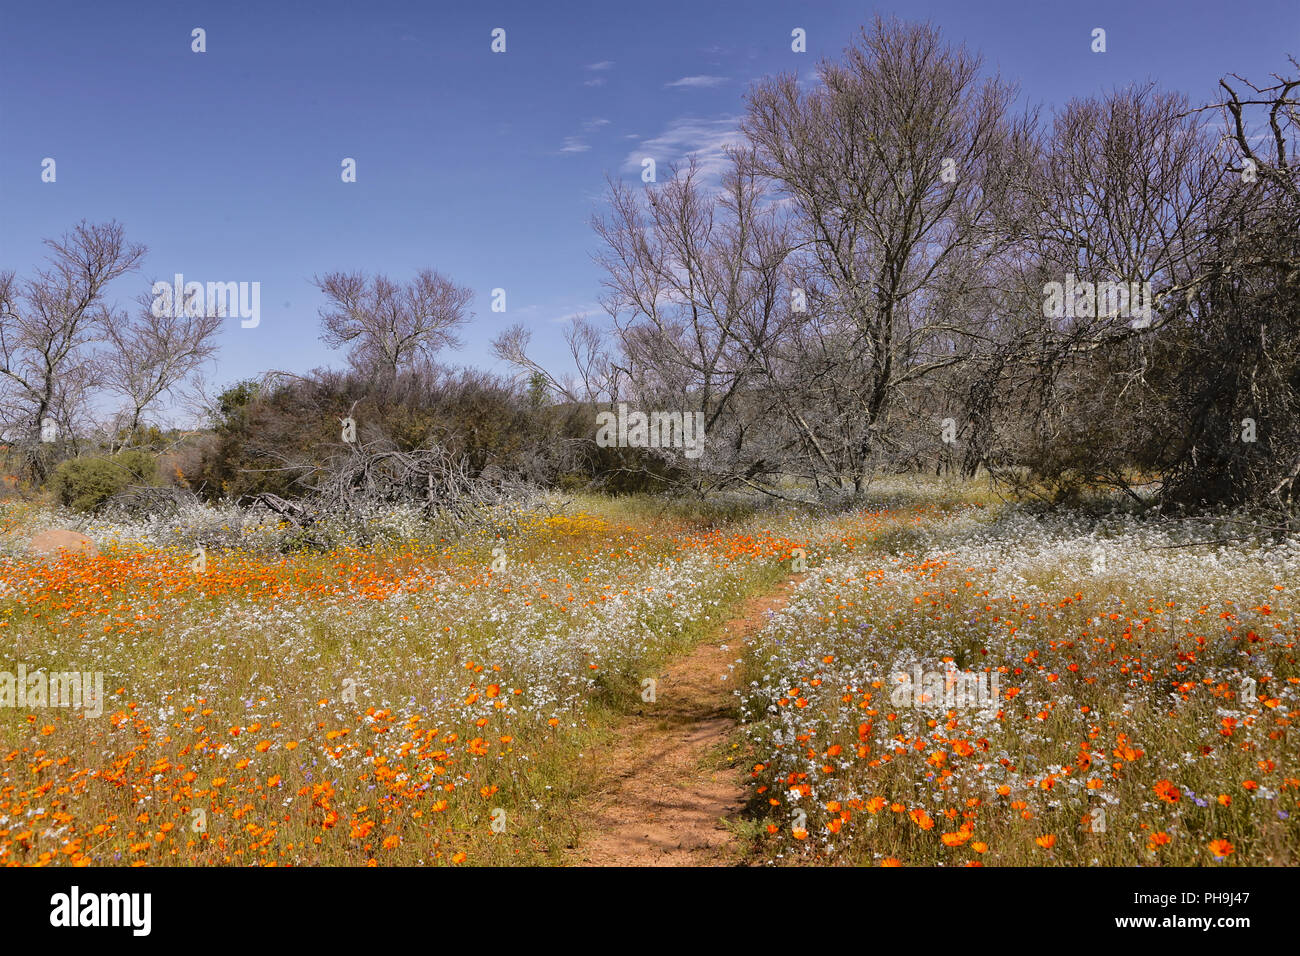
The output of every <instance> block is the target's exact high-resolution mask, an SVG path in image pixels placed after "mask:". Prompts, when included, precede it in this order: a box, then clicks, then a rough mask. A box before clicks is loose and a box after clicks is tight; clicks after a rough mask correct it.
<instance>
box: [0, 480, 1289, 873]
mask: <svg viewBox="0 0 1300 956" xmlns="http://www.w3.org/2000/svg"><path fill="white" fill-rule="evenodd" d="M507 518H508V520H506V519H507ZM4 520H5V523H6V526H7V528H8V529H9V530H10V531H13V530H15V529H31V528H33V527H41V526H46V525H50V524H55V523H57V522H58V521H59V520H64V519H62V518H61V516H59V515H55V514H51V513H48V512H45V511H42V510H40V509H35V508H32V507H29V506H23V505H13V504H10V505H9V506H8V511H7V513H6V515H5V519H4ZM200 525H202V526H204V527H206V528H208V529H209V530H214V529H215V530H222V529H224V530H225V532H226V538H225V539H224V544H223V546H222V547H220V548H214V549H212V550H210V551H209V552H208V553H207V557H206V564H205V565H204V566H203V567H202V569H201V570H196V569H195V567H194V566H193V563H192V560H191V554H190V550H189V545H188V541H192V540H193V529H194V528H195V527H198V526H200ZM85 527H86V530H87V533H89V534H92V535H93V536H94V537H95V539H96V541H97V542H98V543H99V546H100V554H99V555H98V556H96V557H85V556H78V555H65V556H63V557H62V558H60V559H58V560H46V561H41V560H37V559H34V558H32V557H29V556H27V555H25V554H24V553H23V552H22V551H21V550H20V549H17V548H13V547H8V546H7V545H6V547H7V550H6V552H5V553H4V554H3V555H0V647H3V650H4V654H3V658H2V659H3V660H4V662H5V663H4V664H0V670H3V671H8V672H14V671H16V669H17V666H18V665H19V664H20V663H21V664H23V665H24V666H25V669H26V671H27V673H28V674H32V673H36V672H48V673H50V674H53V673H55V672H64V671H78V672H102V673H103V675H104V691H105V699H104V700H103V701H102V713H101V714H99V715H94V714H93V713H92V712H90V711H88V710H84V709H83V710H75V709H70V708H57V707H50V706H45V707H41V706H29V707H19V706H6V707H0V861H3V862H4V863H5V864H6V865H22V864H71V865H92V866H114V865H120V866H127V865H131V866H142V865H248V864H257V865H286V864H294V865H430V864H450V865H457V864H461V865H494V864H495V865H503V864H504V865H509V864H529V865H537V864H549V863H562V862H565V861H566V857H565V851H566V849H567V848H571V847H573V846H575V845H577V844H579V843H580V842H581V841H582V839H583V836H584V835H583V833H582V826H583V824H582V815H581V814H580V813H578V812H576V808H578V807H580V806H581V805H582V803H583V801H584V800H585V799H586V798H587V795H588V792H589V790H590V788H591V786H592V782H591V781H590V780H588V779H585V778H584V775H583V774H582V772H581V771H580V769H579V768H580V767H581V766H582V761H581V759H580V757H581V755H582V754H583V753H584V752H586V751H587V750H589V749H592V748H601V747H605V746H607V745H608V743H609V741H610V739H611V735H613V734H615V733H617V727H618V722H619V719H620V717H621V715H622V714H624V713H626V712H627V711H628V710H629V709H630V708H632V707H634V706H637V705H638V704H639V703H640V702H641V701H643V698H642V696H641V688H642V686H643V685H642V682H643V679H644V678H645V677H646V676H647V675H650V674H653V673H656V668H658V667H659V666H660V665H661V664H663V662H665V661H667V660H671V659H672V658H674V656H677V655H680V654H682V653H684V652H685V651H687V650H689V649H690V648H691V647H692V646H694V645H695V644H697V643H698V642H700V641H701V640H702V639H704V638H705V637H706V636H707V635H709V634H711V633H713V632H714V631H716V629H717V628H718V627H719V626H720V625H721V624H722V623H723V622H725V621H726V620H728V619H729V618H730V617H732V616H733V615H734V614H735V613H736V612H737V608H738V607H739V606H740V604H741V603H742V602H743V601H744V600H745V599H746V598H749V597H753V596H754V595H760V594H763V593H765V592H769V591H771V590H772V589H773V588H775V587H777V586H778V585H780V584H782V583H783V582H784V583H787V584H789V583H790V582H797V583H793V585H792V586H793V590H792V591H791V592H790V600H789V602H788V603H787V604H785V605H784V606H783V607H782V608H781V609H780V610H778V611H776V612H775V613H773V614H771V615H770V616H769V618H768V619H767V620H766V622H765V623H764V625H763V626H762V627H760V628H757V629H755V631H754V632H753V633H751V634H750V635H749V636H748V638H747V640H746V641H745V642H744V645H743V646H737V647H735V648H734V650H735V655H736V657H735V663H734V665H733V670H732V673H733V674H734V677H733V678H732V679H733V681H734V686H735V687H736V691H735V708H736V709H735V713H736V716H737V717H738V719H739V723H738V725H737V729H736V734H735V739H734V741H733V742H732V744H731V746H730V748H729V751H728V753H727V754H725V755H721V756H718V757H717V767H718V769H719V770H720V771H722V772H732V773H734V774H735V775H736V777H737V779H738V780H740V781H741V782H742V784H743V785H744V786H745V787H746V794H747V796H748V797H749V805H748V807H747V809H746V812H745V813H744V814H743V816H742V817H741V818H738V819H735V820H732V821H729V826H730V827H731V829H732V831H733V833H734V839H735V842H736V844H737V847H738V852H740V854H741V855H742V856H743V858H744V859H745V860H746V861H747V862H756V863H778V864H789V863H824V864H905V865H937V864H943V865H959V864H969V863H985V864H991V865H996V864H1014V865H1022V864H1023V865H1088V864H1120V865H1134V864H1142V865H1161V864H1167V865H1233V864H1294V863H1295V862H1296V860H1297V856H1298V854H1297V848H1298V846H1300V843H1298V840H1297V835H1296V824H1295V820H1294V817H1295V813H1296V812H1297V810H1300V808H1298V807H1297V806H1296V797H1297V792H1298V790H1297V788H1300V767H1298V766H1297V763H1298V762H1300V761H1297V758H1296V749H1297V748H1296V746H1295V737H1294V735H1293V732H1292V731H1291V730H1290V724H1291V721H1292V719H1293V718H1292V714H1293V711H1294V709H1295V708H1296V702H1297V696H1298V695H1300V676H1298V672H1297V668H1296V663H1295V656H1296V639H1297V618H1296V613H1297V608H1296V604H1295V600H1294V597H1293V593H1294V587H1295V586H1297V584H1298V583H1300V580H1298V579H1300V542H1298V541H1295V540H1294V539H1287V538H1280V539H1278V540H1276V541H1273V542H1271V543H1267V544H1263V543H1260V542H1254V543H1251V544H1249V545H1246V544H1219V545H1210V546H1206V545H1203V544H1194V543H1193V542H1198V541H1201V540H1203V539H1205V538H1213V537H1215V534H1214V533H1213V532H1214V528H1213V527H1211V526H1210V525H1209V524H1207V523H1198V524H1196V525H1192V524H1191V523H1186V522H1184V523H1179V522H1171V521H1160V520H1155V519H1139V518H1134V517H1128V516H1124V515H1119V514H1112V515H1110V516H1109V517H1103V518H1085V517H1083V516H1082V515H1080V514H1075V513H1071V512H1036V511H1032V510H1030V509H1028V508H1026V507H1024V506H1015V505H1006V504H1003V503H1001V502H998V501H996V500H992V499H989V498H987V497H986V496H981V495H980V494H973V493H968V492H966V491H963V490H961V489H958V490H957V491H955V492H954V491H953V490H952V489H948V490H943V489H939V490H935V491H934V493H933V494H927V495H917V494H894V495H892V496H891V495H889V494H882V495H881V496H880V499H879V500H878V501H873V503H871V504H870V505H866V506H862V505H859V506H855V507H854V508H852V509H849V510H844V509H840V510H827V509H821V508H812V507H794V506H790V507H784V508H775V507H772V506H764V507H758V506H756V505H744V506H741V505H736V506H724V505H721V504H719V505H709V506H706V505H696V506H686V505H681V504H678V505H667V504H663V503H659V502H656V501H653V500H649V499H613V500H610V499H595V498H590V499H588V498H582V499H577V500H573V499H569V500H566V501H561V502H551V503H549V504H548V507H546V508H544V509H537V510H536V511H529V512H521V513H516V514H512V515H509V516H502V521H501V522H500V524H499V526H496V527H491V528H487V529H486V530H484V531H482V532H480V533H477V534H475V535H472V536H469V537H461V538H449V537H443V538H440V537H439V536H438V535H437V534H436V531H432V532H431V529H429V528H427V527H420V526H419V525H418V523H416V522H414V521H407V520H406V519H404V518H402V516H400V515H398V516H391V520H390V521H389V523H388V525H386V527H387V528H388V532H387V533H386V534H385V535H383V536H382V537H381V538H380V539H378V540H377V541H376V542H373V543H371V544H370V545H369V546H368V547H365V548H361V547H356V546H340V547H338V548H335V549H334V550H331V551H328V552H307V551H302V550H295V549H294V548H292V547H290V546H289V545H290V544H291V542H288V541H287V540H286V536H287V534H288V532H287V531H286V530H285V529H284V528H281V527H279V526H276V525H274V524H265V525H241V524H240V521H239V518H238V516H237V515H234V514H233V513H223V512H222V511H221V510H220V509H215V508H204V509H202V510H201V512H196V513H194V514H187V515H181V516H178V517H177V518H176V519H174V520H171V521H160V520H154V521H150V522H143V521H140V522H131V521H127V520H125V519H122V520H118V521H114V520H110V519H107V518H105V519H99V520H97V521H96V522H93V523H91V524H90V525H88V526H85ZM5 540H6V541H11V540H14V538H13V536H12V535H11V536H10V537H7V538H6V539H5ZM1184 545H1186V546H1184ZM934 673H938V674H940V675H943V677H944V681H945V683H946V684H947V685H952V684H954V683H956V684H958V685H960V686H961V687H963V688H964V687H967V686H974V683H975V682H972V681H968V680H967V679H966V677H967V676H973V675H982V676H983V682H982V683H981V684H980V685H979V686H981V687H982V688H986V689H988V690H989V691H990V692H989V693H985V694H981V695H980V699H978V700H967V699H965V697H963V696H962V695H960V694H958V695H956V696H954V695H953V694H952V693H950V691H951V687H950V686H948V687H945V686H936V685H934V684H932V682H929V681H926V682H924V683H923V684H919V685H918V686H916V687H909V688H908V689H906V691H900V688H899V682H900V680H903V679H904V678H902V677H900V675H910V674H934ZM963 675H965V676H963ZM995 675H996V680H993V679H991V678H994V676H995ZM994 688H995V690H993V689H994Z"/></svg>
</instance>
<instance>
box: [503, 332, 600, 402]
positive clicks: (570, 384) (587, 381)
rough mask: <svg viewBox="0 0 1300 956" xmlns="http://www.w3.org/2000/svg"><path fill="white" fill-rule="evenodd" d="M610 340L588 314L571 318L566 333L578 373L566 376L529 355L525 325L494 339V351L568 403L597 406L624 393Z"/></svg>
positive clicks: (527, 334) (528, 335)
mask: <svg viewBox="0 0 1300 956" xmlns="http://www.w3.org/2000/svg"><path fill="white" fill-rule="evenodd" d="M607 338H608V337H607V335H606V334H605V332H604V331H603V330H602V329H600V328H599V327H598V326H596V325H594V324H593V323H591V322H590V321H588V320H587V317H586V316H585V315H580V316H575V317H574V318H573V319H571V320H570V321H569V324H568V325H567V326H566V327H565V330H564V341H565V344H566V345H568V347H569V355H570V356H571V357H572V359H573V367H574V373H571V374H568V375H564V376H559V375H556V374H553V373H551V372H549V371H547V369H546V368H545V367H543V366H542V365H541V364H540V363H539V362H538V361H537V360H535V359H533V358H532V357H530V356H529V354H528V345H529V343H530V342H531V341H532V332H531V330H529V329H528V328H526V327H524V326H523V325H512V326H511V327H510V328H508V329H506V330H505V331H504V332H502V333H501V334H500V335H498V336H497V337H496V338H495V339H493V340H492V352H493V354H494V355H495V356H496V357H497V358H499V359H501V360H502V361H503V362H507V363H509V364H510V365H513V366H514V367H515V368H517V369H519V370H520V371H521V372H522V373H523V374H525V375H526V376H528V378H529V380H530V381H540V382H542V383H543V384H544V385H545V387H546V389H547V390H549V391H551V392H553V393H554V394H555V395H557V396H559V397H560V398H562V399H564V400H565V401H568V402H585V403H587V404H590V405H595V404H597V403H600V402H612V401H616V400H617V397H618V395H619V394H620V393H619V376H620V369H619V368H618V366H617V365H616V364H615V363H614V361H613V358H612V357H611V355H610V351H609V343H608V341H607Z"/></svg>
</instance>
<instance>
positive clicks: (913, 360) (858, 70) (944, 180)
mask: <svg viewBox="0 0 1300 956" xmlns="http://www.w3.org/2000/svg"><path fill="white" fill-rule="evenodd" d="M821 80H822V84H823V85H822V86H821V87H820V88H816V89H812V90H807V91H805V90H804V89H803V88H802V87H801V86H800V84H799V81H798V78H797V77H795V76H793V75H786V76H781V77H777V78H774V79H769V80H765V81H763V82H761V83H759V84H758V85H757V86H756V87H755V88H753V89H752V90H751V92H750V94H749V97H748V103H747V115H746V118H745V120H744V123H743V129H744V131H745V133H746V134H747V135H748V137H749V139H750V140H751V142H752V143H753V144H754V145H755V146H756V147H757V149H758V155H759V158H760V163H761V165H762V168H763V171H764V172H765V173H766V174H767V175H769V176H770V177H772V178H773V179H775V180H776V181H778V182H779V184H780V185H781V187H782V189H783V191H784V192H785V193H786V194H788V196H789V197H790V199H791V200H792V201H793V206H794V210H795V213H796V229H797V230H798V233H797V239H798V245H799V248H800V249H801V250H803V251H804V252H806V253H807V263H806V268H807V270H808V271H809V272H810V273H811V274H812V276H813V277H814V278H815V279H816V280H818V285H819V289H818V292H819V295H820V298H821V301H819V302H816V303H815V305H812V306H810V310H812V311H815V312H817V313H820V314H821V315H822V316H823V317H824V318H825V320H826V321H829V322H831V323H832V324H834V325H836V326H838V330H837V332H836V334H835V336H834V338H835V344H834V350H835V355H837V356H838V357H839V361H838V362H837V363H836V364H835V365H834V366H833V368H834V369H835V370H837V371H839V372H841V373H844V372H848V373H849V374H848V376H847V378H845V379H843V380H842V384H843V385H844V386H845V388H843V389H841V390H840V391H841V400H849V401H851V403H852V404H851V405H850V406H848V407H844V408H843V410H844V412H846V413H847V414H848V419H845V420H844V421H848V420H851V421H852V422H855V423H858V425H857V428H858V429H859V433H858V435H857V436H856V438H855V441H856V443H857V444H858V453H857V455H856V456H855V460H854V461H853V462H852V466H853V468H854V470H855V472H856V473H855V474H852V475H850V476H849V477H851V478H852V479H853V480H854V482H855V484H856V486H857V487H858V488H859V489H860V488H861V487H862V486H863V484H864V483H865V481H866V480H867V479H868V476H869V470H870V468H871V467H872V465H871V461H872V458H873V456H876V455H879V454H881V453H884V452H886V451H888V450H889V448H890V446H891V445H892V444H894V443H893V442H892V441H891V439H890V437H889V432H888V418H889V412H890V409H891V406H892V405H893V404H894V401H895V399H896V397H897V395H898V393H899V391H900V389H902V388H904V387H905V386H907V385H908V384H909V383H911V382H915V381H918V380H920V379H922V378H924V377H926V376H928V375H931V374H933V373H935V372H937V371H938V370H940V369H944V368H947V367H949V366H952V365H954V364H957V363H960V362H962V361H964V360H965V359H966V358H967V357H968V356H969V354H970V350H971V348H972V347H973V344H974V342H975V341H976V338H975V337H976V336H977V335H978V333H979V331H980V330H979V329H972V328H971V327H969V326H968V325H967V324H965V323H964V322H963V321H961V319H962V316H961V315H959V314H957V313H956V312H954V311H953V310H945V309H942V308H936V307H935V302H936V299H937V298H938V296H939V294H940V293H942V292H943V291H944V290H961V289H963V288H966V287H967V286H969V285H972V284H978V283H979V281H980V274H981V269H982V267H983V266H984V265H985V264H986V263H987V262H989V261H991V260H992V259H994V258H995V257H996V256H997V255H999V254H1000V253H1001V251H1002V250H1003V248H1004V247H1005V245H1007V244H1009V243H1010V242H1012V241H1013V240H1012V237H1011V236H1010V235H1009V234H1008V233H1007V231H1006V230H1005V229H1002V228H999V227H1000V226H1001V225H1002V221H1003V219H1004V209H1005V208H1006V207H1007V206H1008V205H1010V204H1011V202H1012V199H1013V197H1014V193H1015V188H1016V186H1017V173H1016V171H1017V170H1018V169H1020V168H1023V166H1024V165H1025V159H1024V155H1023V154H1025V153H1026V152H1027V151H1028V149H1029V147H1030V140H1031V137H1030V135H1029V130H1030V127H1031V122H1030V119H1029V118H1028V117H1026V118H1025V119H1022V120H1012V119H1011V118H1010V116H1009V107H1010V103H1011V99H1012V96H1013V92H1014V91H1013V90H1012V89H1011V88H1010V87H1008V86H1006V85H1004V84H1002V83H1000V82H999V81H997V80H996V79H984V80H982V79H981V78H980V61H979V59H978V58H977V57H975V56H973V55H972V54H970V53H968V52H967V51H966V50H965V49H963V48H961V47H959V46H957V47H954V46H948V45H945V44H944V43H943V42H942V40H941V38H940V36H939V32H938V30H937V29H935V28H933V27H931V26H928V25H912V24H902V23H899V22H898V21H893V20H891V21H884V20H881V19H879V18H877V20H876V22H875V24H874V26H873V28H871V29H870V30H864V31H863V33H862V35H861V38H860V40H859V41H858V42H857V43H855V44H854V45H852V46H850V47H849V49H848V50H847V51H846V53H845V58H844V61H843V62H842V63H836V62H826V63H824V64H822V67H821ZM842 423H843V422H842Z"/></svg>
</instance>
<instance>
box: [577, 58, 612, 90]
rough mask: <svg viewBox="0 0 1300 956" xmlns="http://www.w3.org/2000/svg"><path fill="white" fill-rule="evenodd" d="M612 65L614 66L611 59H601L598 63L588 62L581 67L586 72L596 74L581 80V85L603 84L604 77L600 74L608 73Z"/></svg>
mask: <svg viewBox="0 0 1300 956" xmlns="http://www.w3.org/2000/svg"><path fill="white" fill-rule="evenodd" d="M613 67H614V61H613V60H601V61H600V62H599V63H588V64H587V65H586V66H585V67H583V69H584V70H586V71H587V72H588V73H595V74H597V75H596V76H593V77H589V78H588V79H585V80H583V81H582V85H583V86H604V85H605V77H603V76H601V75H600V74H602V73H608V72H609V71H610V70H611V69H613Z"/></svg>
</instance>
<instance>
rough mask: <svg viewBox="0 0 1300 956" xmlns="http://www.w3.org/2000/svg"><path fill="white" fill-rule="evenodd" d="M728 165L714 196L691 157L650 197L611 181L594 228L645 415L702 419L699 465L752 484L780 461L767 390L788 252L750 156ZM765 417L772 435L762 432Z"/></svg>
mask: <svg viewBox="0 0 1300 956" xmlns="http://www.w3.org/2000/svg"><path fill="white" fill-rule="evenodd" d="M729 162H730V165H729V166H728V167H727V170H726V172H725V173H724V175H723V177H722V181H721V183H720V186H719V188H717V189H716V190H714V189H712V188H710V187H709V186H708V184H706V183H704V182H703V180H702V174H701V169H700V167H699V165H698V163H697V162H696V161H695V159H694V158H692V159H691V160H690V161H689V162H688V164H687V165H686V167H684V168H681V169H674V170H673V176H672V178H671V179H669V180H668V181H666V182H664V183H662V184H660V185H657V186H655V187H652V188H649V189H647V190H645V191H644V192H642V191H639V190H634V189H632V188H629V187H628V186H626V185H624V184H621V183H616V182H611V183H610V187H609V192H608V207H609V212H608V214H607V215H605V216H597V217H596V218H594V219H593V222H592V224H593V227H594V229H595V231H596V234H597V235H598V236H599V237H600V238H601V239H602V240H604V246H605V248H604V250H603V251H602V252H601V253H600V254H598V256H597V262H598V263H599V264H600V265H602V266H603V267H604V269H605V274H606V279H605V282H604V285H605V288H606V290H607V291H606V295H605V296H604V298H603V300H602V304H603V305H604V306H605V308H606V310H607V311H608V312H609V314H610V316H611V317H612V318H613V322H614V334H615V337H616V340H617V343H618V346H619V350H620V357H619V360H620V361H621V363H622V365H621V369H622V372H623V381H624V382H625V383H627V384H628V386H629V387H630V388H631V389H632V390H633V391H634V393H635V394H634V396H633V397H635V398H636V399H637V400H638V401H640V402H642V403H643V404H645V405H647V406H648V407H650V408H658V409H680V410H683V411H689V412H694V411H699V412H702V413H703V415H704V425H705V432H706V434H707V435H708V436H709V437H708V445H707V448H708V452H707V461H705V462H700V463H697V465H702V466H703V467H704V470H706V471H707V472H708V473H709V474H710V475H711V480H712V481H713V482H714V483H719V482H720V483H727V482H732V481H740V482H743V483H749V484H754V483H755V481H756V479H758V478H761V477H762V476H763V475H764V474H766V473H769V472H777V471H779V470H781V469H782V467H783V461H784V457H785V456H784V455H783V454H781V453H780V451H779V449H780V447H781V441H782V439H781V430H780V427H779V423H780V418H781V414H780V413H779V412H776V411H774V410H773V408H772V403H771V401H770V399H765V397H764V391H765V389H766V388H767V386H768V385H770V380H771V376H772V375H773V374H774V373H775V371H776V369H775V365H774V359H773V357H772V353H773V352H774V351H775V349H776V345H777V342H778V340H779V339H780V337H781V335H782V334H783V331H784V330H785V328H786V327H787V326H788V324H789V322H790V308H789V297H788V296H787V295H786V291H787V286H786V284H785V282H784V274H783V269H784V263H785V259H786V256H787V254H788V251H789V248H788V242H787V238H786V228H785V226H784V224H783V221H782V216H781V214H780V211H779V209H778V208H777V207H776V206H775V204H774V203H773V202H772V201H771V197H770V194H769V192H768V189H767V186H766V184H765V183H764V181H763V177H762V175H761V173H760V171H759V168H758V165H757V163H756V162H755V157H754V154H753V151H752V150H744V149H737V150H732V151H730V154H729ZM620 397H622V396H620ZM769 417H770V418H771V419H773V420H774V421H773V423H772V425H773V426H775V427H772V426H769V425H767V424H762V425H757V426H756V423H757V422H759V421H760V420H766V419H768V418H769Z"/></svg>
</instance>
